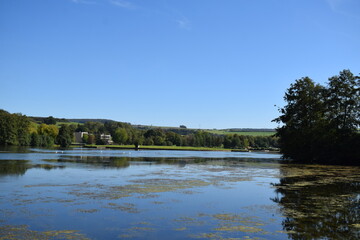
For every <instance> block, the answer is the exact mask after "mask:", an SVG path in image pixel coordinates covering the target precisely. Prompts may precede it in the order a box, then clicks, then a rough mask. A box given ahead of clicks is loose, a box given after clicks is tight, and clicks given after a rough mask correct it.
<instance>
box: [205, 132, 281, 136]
mask: <svg viewBox="0 0 360 240" xmlns="http://www.w3.org/2000/svg"><path fill="white" fill-rule="evenodd" d="M208 132H210V133H213V134H218V135H227V134H231V135H232V134H237V135H244V136H254V137H255V136H272V135H274V134H275V132H227V131H222V130H208Z"/></svg>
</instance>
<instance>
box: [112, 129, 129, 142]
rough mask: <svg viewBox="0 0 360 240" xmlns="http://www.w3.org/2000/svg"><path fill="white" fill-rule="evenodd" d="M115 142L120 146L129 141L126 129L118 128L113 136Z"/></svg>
mask: <svg viewBox="0 0 360 240" xmlns="http://www.w3.org/2000/svg"><path fill="white" fill-rule="evenodd" d="M113 140H114V142H116V143H119V144H125V143H126V141H127V140H128V134H127V132H126V129H125V128H117V129H116V130H115V133H114V135H113Z"/></svg>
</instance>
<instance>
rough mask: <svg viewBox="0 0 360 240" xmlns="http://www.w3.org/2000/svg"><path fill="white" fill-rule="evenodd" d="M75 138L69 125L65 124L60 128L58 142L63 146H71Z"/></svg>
mask: <svg viewBox="0 0 360 240" xmlns="http://www.w3.org/2000/svg"><path fill="white" fill-rule="evenodd" d="M72 139H73V131H72V130H71V127H70V126H69V125H66V124H63V125H61V127H60V129H59V135H58V136H57V139H56V141H57V143H58V144H59V145H60V146H61V147H65V148H66V147H69V146H70V144H71V142H72Z"/></svg>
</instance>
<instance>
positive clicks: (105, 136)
mask: <svg viewBox="0 0 360 240" xmlns="http://www.w3.org/2000/svg"><path fill="white" fill-rule="evenodd" d="M100 139H101V140H103V141H104V143H105V144H106V145H111V144H113V143H114V142H113V140H112V138H111V135H110V134H101V135H100Z"/></svg>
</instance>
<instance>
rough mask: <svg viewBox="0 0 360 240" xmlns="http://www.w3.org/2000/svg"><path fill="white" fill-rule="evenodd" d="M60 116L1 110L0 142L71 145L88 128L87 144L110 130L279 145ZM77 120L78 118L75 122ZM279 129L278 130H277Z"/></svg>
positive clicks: (183, 140)
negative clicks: (62, 117)
mask: <svg viewBox="0 0 360 240" xmlns="http://www.w3.org/2000/svg"><path fill="white" fill-rule="evenodd" d="M88 120H89V119H59V118H54V117H51V116H50V117H27V116H25V115H22V114H11V113H9V112H7V111H5V110H0V145H15V146H41V147H51V146H53V145H54V144H57V145H60V146H62V147H68V146H69V145H70V144H71V143H73V142H74V133H75V132H87V133H88V134H86V135H84V136H83V139H82V140H83V142H84V143H86V144H97V145H103V144H105V143H106V142H105V141H104V140H103V139H102V138H101V135H102V134H110V135H111V136H112V140H113V141H114V143H115V144H119V145H155V146H193V147H211V148H215V147H216V148H230V149H250V148H251V149H272V148H277V147H278V141H277V137H275V136H246V135H238V134H226V135H223V134H213V133H210V132H207V131H205V130H198V129H188V128H186V127H185V126H180V127H179V128H170V127H169V128H165V127H162V128H160V127H150V126H142V125H135V126H133V125H131V124H130V123H124V122H117V121H112V120H103V119H91V121H88ZM75 121H76V122H75ZM274 133H275V132H274Z"/></svg>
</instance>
